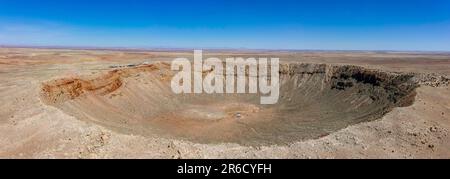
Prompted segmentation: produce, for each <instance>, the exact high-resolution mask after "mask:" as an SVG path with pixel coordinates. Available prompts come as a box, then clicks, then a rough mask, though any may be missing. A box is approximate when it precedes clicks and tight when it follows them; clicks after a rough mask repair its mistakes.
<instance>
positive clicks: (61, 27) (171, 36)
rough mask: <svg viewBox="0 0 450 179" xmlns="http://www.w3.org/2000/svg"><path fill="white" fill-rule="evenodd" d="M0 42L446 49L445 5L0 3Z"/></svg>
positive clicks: (449, 18) (204, 0)
mask: <svg viewBox="0 0 450 179" xmlns="http://www.w3.org/2000/svg"><path fill="white" fill-rule="evenodd" d="M0 44H2V45H42V46H89V47H130V48H152V47H165V48H171V47H172V48H251V49H321V50H423V51H450V1H448V0H428V1H427V0H409V1H394V0H390V1H389V0H341V1H325V0H315V1H313V0H310V1H301V0H297V1H287V0H270V1H269V0H259V1H257V0H248V1H245V0H240V1H238V0H223V1H221V0H194V1H181V0H180V1H174V0H166V1H150V0H147V1H144V0H142V1H141V0H128V1H118V0H108V1H107V0H97V1H94V0H91V1H88V0H59V1H55V0H40V1H37V0H0Z"/></svg>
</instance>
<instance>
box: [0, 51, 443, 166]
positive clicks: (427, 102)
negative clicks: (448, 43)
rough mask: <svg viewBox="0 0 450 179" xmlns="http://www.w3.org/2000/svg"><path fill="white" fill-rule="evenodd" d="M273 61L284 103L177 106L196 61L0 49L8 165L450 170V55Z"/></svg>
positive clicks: (357, 54) (0, 129)
mask: <svg viewBox="0 0 450 179" xmlns="http://www.w3.org/2000/svg"><path fill="white" fill-rule="evenodd" d="M204 54H205V56H214V57H223V58H225V57H244V58H245V57H261V56H262V57H277V58H280V61H281V62H282V65H281V70H280V73H281V74H282V75H281V78H282V79H281V83H282V88H281V94H282V96H281V99H280V102H279V104H277V105H275V106H269V107H267V106H260V105H258V104H257V103H256V101H255V99H256V98H255V96H248V95H230V96H226V95H225V96H223V95H222V96H217V95H216V96H210V95H200V96H192V95H186V96H176V95H175V94H172V93H171V91H170V90H169V88H168V84H169V83H170V79H171V76H172V75H173V74H172V72H171V70H170V62H171V61H172V60H173V59H175V58H179V57H186V58H192V51H190V50H120V49H63V48H54V49H51V48H8V47H3V48H0V101H1V103H0V158H169V159H179V158H182V159H186V158H450V90H449V83H450V53H447V52H382V51H377V52H371V51H276V50H273V51H267V50H205V52H204Z"/></svg>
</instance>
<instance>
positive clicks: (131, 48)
mask: <svg viewBox="0 0 450 179" xmlns="http://www.w3.org/2000/svg"><path fill="white" fill-rule="evenodd" d="M0 48H30V49H32V48H34V49H58V50H60V49H68V50H111V51H160V50H162V51H192V50H196V49H201V50H211V51H220V50H225V51H261V52H271V51H272V52H282V51H285V52H379V53H380V52H388V53H389V52H394V53H425V54H430V53H431V54H438V53H445V54H450V50H448V51H447V50H358V49H355V50H339V49H282V48H281V49H269V48H267V49H266V48H245V47H240V48H233V47H220V48H219V47H106V46H70V45H69V46H66V45H4V44H0Z"/></svg>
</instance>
